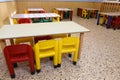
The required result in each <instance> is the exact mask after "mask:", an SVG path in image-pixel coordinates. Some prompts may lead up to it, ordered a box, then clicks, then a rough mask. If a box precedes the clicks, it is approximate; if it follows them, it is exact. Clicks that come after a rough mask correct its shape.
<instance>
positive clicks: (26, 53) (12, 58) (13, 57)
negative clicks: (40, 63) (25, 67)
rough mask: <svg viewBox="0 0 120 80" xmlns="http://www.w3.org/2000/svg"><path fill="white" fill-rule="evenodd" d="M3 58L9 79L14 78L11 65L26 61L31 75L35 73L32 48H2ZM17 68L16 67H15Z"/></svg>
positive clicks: (20, 46)
mask: <svg viewBox="0 0 120 80" xmlns="http://www.w3.org/2000/svg"><path fill="white" fill-rule="evenodd" d="M4 56H5V59H6V63H7V66H8V70H9V73H10V76H11V78H15V71H14V66H13V64H16V63H17V62H23V61H28V62H29V66H30V70H31V74H34V73H35V69H34V58H33V51H32V47H31V46H29V45H27V44H18V45H10V46H6V47H5V48H4ZM16 67H17V66H16Z"/></svg>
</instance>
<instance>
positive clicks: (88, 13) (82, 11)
mask: <svg viewBox="0 0 120 80" xmlns="http://www.w3.org/2000/svg"><path fill="white" fill-rule="evenodd" d="M77 13H78V16H80V17H84V18H87V19H89V18H90V17H94V18H97V14H98V9H95V8H78V9H77Z"/></svg>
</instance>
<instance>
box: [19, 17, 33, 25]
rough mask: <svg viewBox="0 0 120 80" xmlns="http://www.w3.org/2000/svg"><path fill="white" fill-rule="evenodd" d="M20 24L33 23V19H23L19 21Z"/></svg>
mask: <svg viewBox="0 0 120 80" xmlns="http://www.w3.org/2000/svg"><path fill="white" fill-rule="evenodd" d="M18 23H19V24H23V23H32V20H31V19H28V18H21V19H19V20H18Z"/></svg>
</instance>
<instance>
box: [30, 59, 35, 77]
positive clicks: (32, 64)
mask: <svg viewBox="0 0 120 80" xmlns="http://www.w3.org/2000/svg"><path fill="white" fill-rule="evenodd" d="M29 64H30V69H31V74H32V75H33V74H35V68H34V59H33V60H29Z"/></svg>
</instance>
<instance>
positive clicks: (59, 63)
mask: <svg viewBox="0 0 120 80" xmlns="http://www.w3.org/2000/svg"><path fill="white" fill-rule="evenodd" d="M61 60H62V53H59V54H58V67H61Z"/></svg>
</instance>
